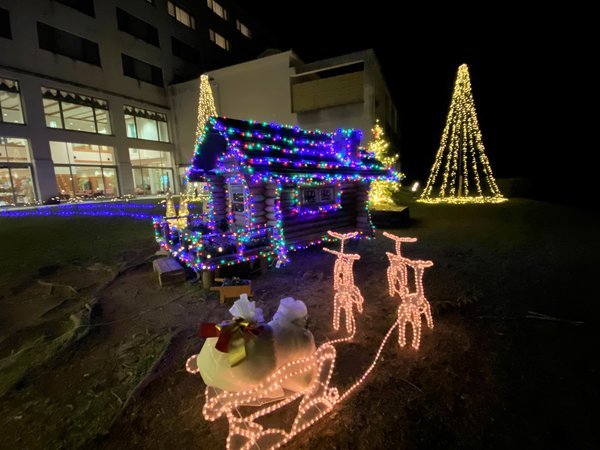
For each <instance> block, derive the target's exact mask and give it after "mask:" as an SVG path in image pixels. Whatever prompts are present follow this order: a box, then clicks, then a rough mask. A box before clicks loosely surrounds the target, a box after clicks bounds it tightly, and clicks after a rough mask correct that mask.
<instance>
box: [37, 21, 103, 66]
mask: <svg viewBox="0 0 600 450" xmlns="http://www.w3.org/2000/svg"><path fill="white" fill-rule="evenodd" d="M37 30H38V41H39V45H40V48H41V49H43V50H48V51H50V52H52V53H57V54H59V55H63V56H68V57H69V58H73V59H77V60H79V61H83V62H86V63H88V64H92V65H94V66H99V67H100V65H101V64H100V50H99V48H98V44H96V43H95V42H92V41H90V40H88V39H85V38H82V37H79V36H76V35H74V34H71V33H67V32H66V31H62V30H59V29H58V28H54V27H51V26H49V25H46V24H45V23H41V22H38V23H37Z"/></svg>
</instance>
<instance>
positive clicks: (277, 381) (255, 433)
mask: <svg viewBox="0 0 600 450" xmlns="http://www.w3.org/2000/svg"><path fill="white" fill-rule="evenodd" d="M397 325H398V322H397V321H396V322H394V324H393V325H392V326H391V327H390V328H389V330H388V331H387V333H386V335H385V337H384V338H383V341H382V342H381V344H380V345H379V348H378V349H377V352H376V354H375V357H374V358H373V361H372V362H371V364H370V366H369V367H368V368H367V370H365V372H363V374H362V375H361V376H360V378H359V379H358V380H356V381H355V382H354V383H353V384H352V385H351V386H350V387H349V388H347V389H346V390H345V391H344V392H343V393H341V394H340V391H339V390H338V388H336V387H331V386H330V382H331V376H332V374H333V370H334V368H335V361H336V354H337V353H336V349H335V347H334V346H333V344H334V343H338V342H347V341H348V340H349V339H350V337H346V338H342V339H338V340H335V341H331V342H327V343H324V344H322V345H321V346H319V348H317V350H316V351H315V352H314V353H313V354H312V355H310V356H308V357H307V358H304V359H300V360H297V361H293V362H291V363H288V364H286V365H284V366H283V367H281V368H280V369H278V370H277V371H276V372H274V373H273V374H272V375H270V376H269V377H267V378H266V379H265V380H264V381H263V382H261V383H260V384H258V385H257V386H255V387H253V388H252V389H250V390H248V391H245V392H226V391H220V390H218V389H216V388H212V387H207V388H206V392H205V397H206V403H205V404H204V407H203V408H202V414H203V415H204V418H205V419H206V420H210V421H215V420H217V419H218V418H219V417H222V416H224V417H226V418H227V420H228V422H229V434H228V436H227V441H226V448H227V449H228V450H237V449H277V448H280V447H281V446H283V445H284V444H286V443H287V442H289V441H290V440H291V439H292V438H293V437H294V436H296V435H297V434H298V433H300V432H302V431H303V430H305V429H306V428H308V427H310V426H311V425H313V424H314V423H315V422H317V421H318V420H319V419H321V418H322V417H324V416H325V415H326V414H328V413H329V412H330V411H331V410H332V409H333V408H334V407H335V406H336V405H337V404H338V403H340V402H342V401H343V400H345V399H346V398H348V397H349V396H350V394H352V393H353V392H354V391H355V390H356V389H358V388H359V387H360V386H361V385H362V384H363V383H364V382H365V381H366V379H367V377H368V376H369V374H370V373H371V372H372V371H373V369H374V368H375V366H376V365H377V362H378V361H379V360H380V358H381V352H382V351H383V349H384V347H385V344H386V343H387V341H388V339H389V337H390V335H391V334H392V332H393V331H394V329H395V328H396V326H397ZM196 357H197V355H193V356H191V357H190V358H189V359H188V360H187V362H186V369H187V370H188V372H190V373H198V372H199V370H198V368H197V366H196ZM311 372H314V373H315V374H316V375H315V376H314V377H313V378H312V380H311V382H310V384H309V385H308V386H307V387H306V388H305V389H304V390H303V391H300V392H295V393H292V394H290V395H289V396H286V397H284V398H282V399H275V400H273V396H274V395H276V393H277V392H278V391H280V390H281V389H282V386H283V384H284V383H285V380H287V379H290V378H294V377H297V376H300V375H304V374H309V373H311ZM297 399H300V403H299V405H298V410H297V413H296V416H295V419H294V420H293V421H292V425H291V427H289V430H288V431H286V430H285V429H284V428H265V427H264V426H263V425H261V424H259V423H257V422H256V420H257V419H260V418H261V417H264V416H267V415H268V414H271V413H273V412H275V411H277V410H279V409H281V408H283V407H286V406H287V405H289V404H290V403H292V402H294V401H295V400H297ZM266 403H268V405H267V406H263V405H265V404H266ZM251 406H254V407H255V408H253V409H252V408H249V407H251ZM241 407H246V408H244V409H243V410H241V409H240V408H241ZM248 410H251V411H249V412H246V413H245V414H244V413H243V412H242V411H248Z"/></svg>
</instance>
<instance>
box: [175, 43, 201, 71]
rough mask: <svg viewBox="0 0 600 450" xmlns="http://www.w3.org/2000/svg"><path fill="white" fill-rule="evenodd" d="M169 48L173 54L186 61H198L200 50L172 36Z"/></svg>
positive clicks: (195, 62) (196, 62)
mask: <svg viewBox="0 0 600 450" xmlns="http://www.w3.org/2000/svg"><path fill="white" fill-rule="evenodd" d="M171 50H172V51H173V55H175V56H179V57H180V58H182V59H185V60H186V61H189V62H191V63H194V64H198V63H199V62H200V52H199V51H198V50H196V49H195V48H194V47H190V46H189V45H187V44H185V43H184V42H181V41H180V40H179V39H176V38H174V37H171Z"/></svg>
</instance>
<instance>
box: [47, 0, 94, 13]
mask: <svg viewBox="0 0 600 450" xmlns="http://www.w3.org/2000/svg"><path fill="white" fill-rule="evenodd" d="M56 1H57V2H58V3H62V4H63V5H67V6H68V7H70V8H73V9H76V10H77V11H79V12H82V13H84V14H87V15H88V16H90V17H96V13H95V11H94V0H56Z"/></svg>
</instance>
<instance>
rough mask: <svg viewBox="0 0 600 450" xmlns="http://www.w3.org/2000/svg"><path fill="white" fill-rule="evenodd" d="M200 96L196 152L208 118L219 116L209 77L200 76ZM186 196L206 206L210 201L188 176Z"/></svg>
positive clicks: (202, 188) (199, 184)
mask: <svg viewBox="0 0 600 450" xmlns="http://www.w3.org/2000/svg"><path fill="white" fill-rule="evenodd" d="M199 91H200V92H199V94H198V116H197V124H196V139H195V141H194V151H196V149H197V147H198V145H200V141H201V140H202V138H203V136H204V126H205V125H206V122H208V118H209V117H211V116H216V115H217V108H216V106H215V99H214V97H213V93H212V88H211V87H210V82H209V81H208V75H200V90H199ZM185 186H186V195H187V197H188V200H190V201H202V202H203V203H204V204H206V202H207V201H208V196H207V195H206V192H205V190H204V187H203V186H202V184H201V183H197V182H195V183H190V182H188V181H187V175H186V181H185Z"/></svg>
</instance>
